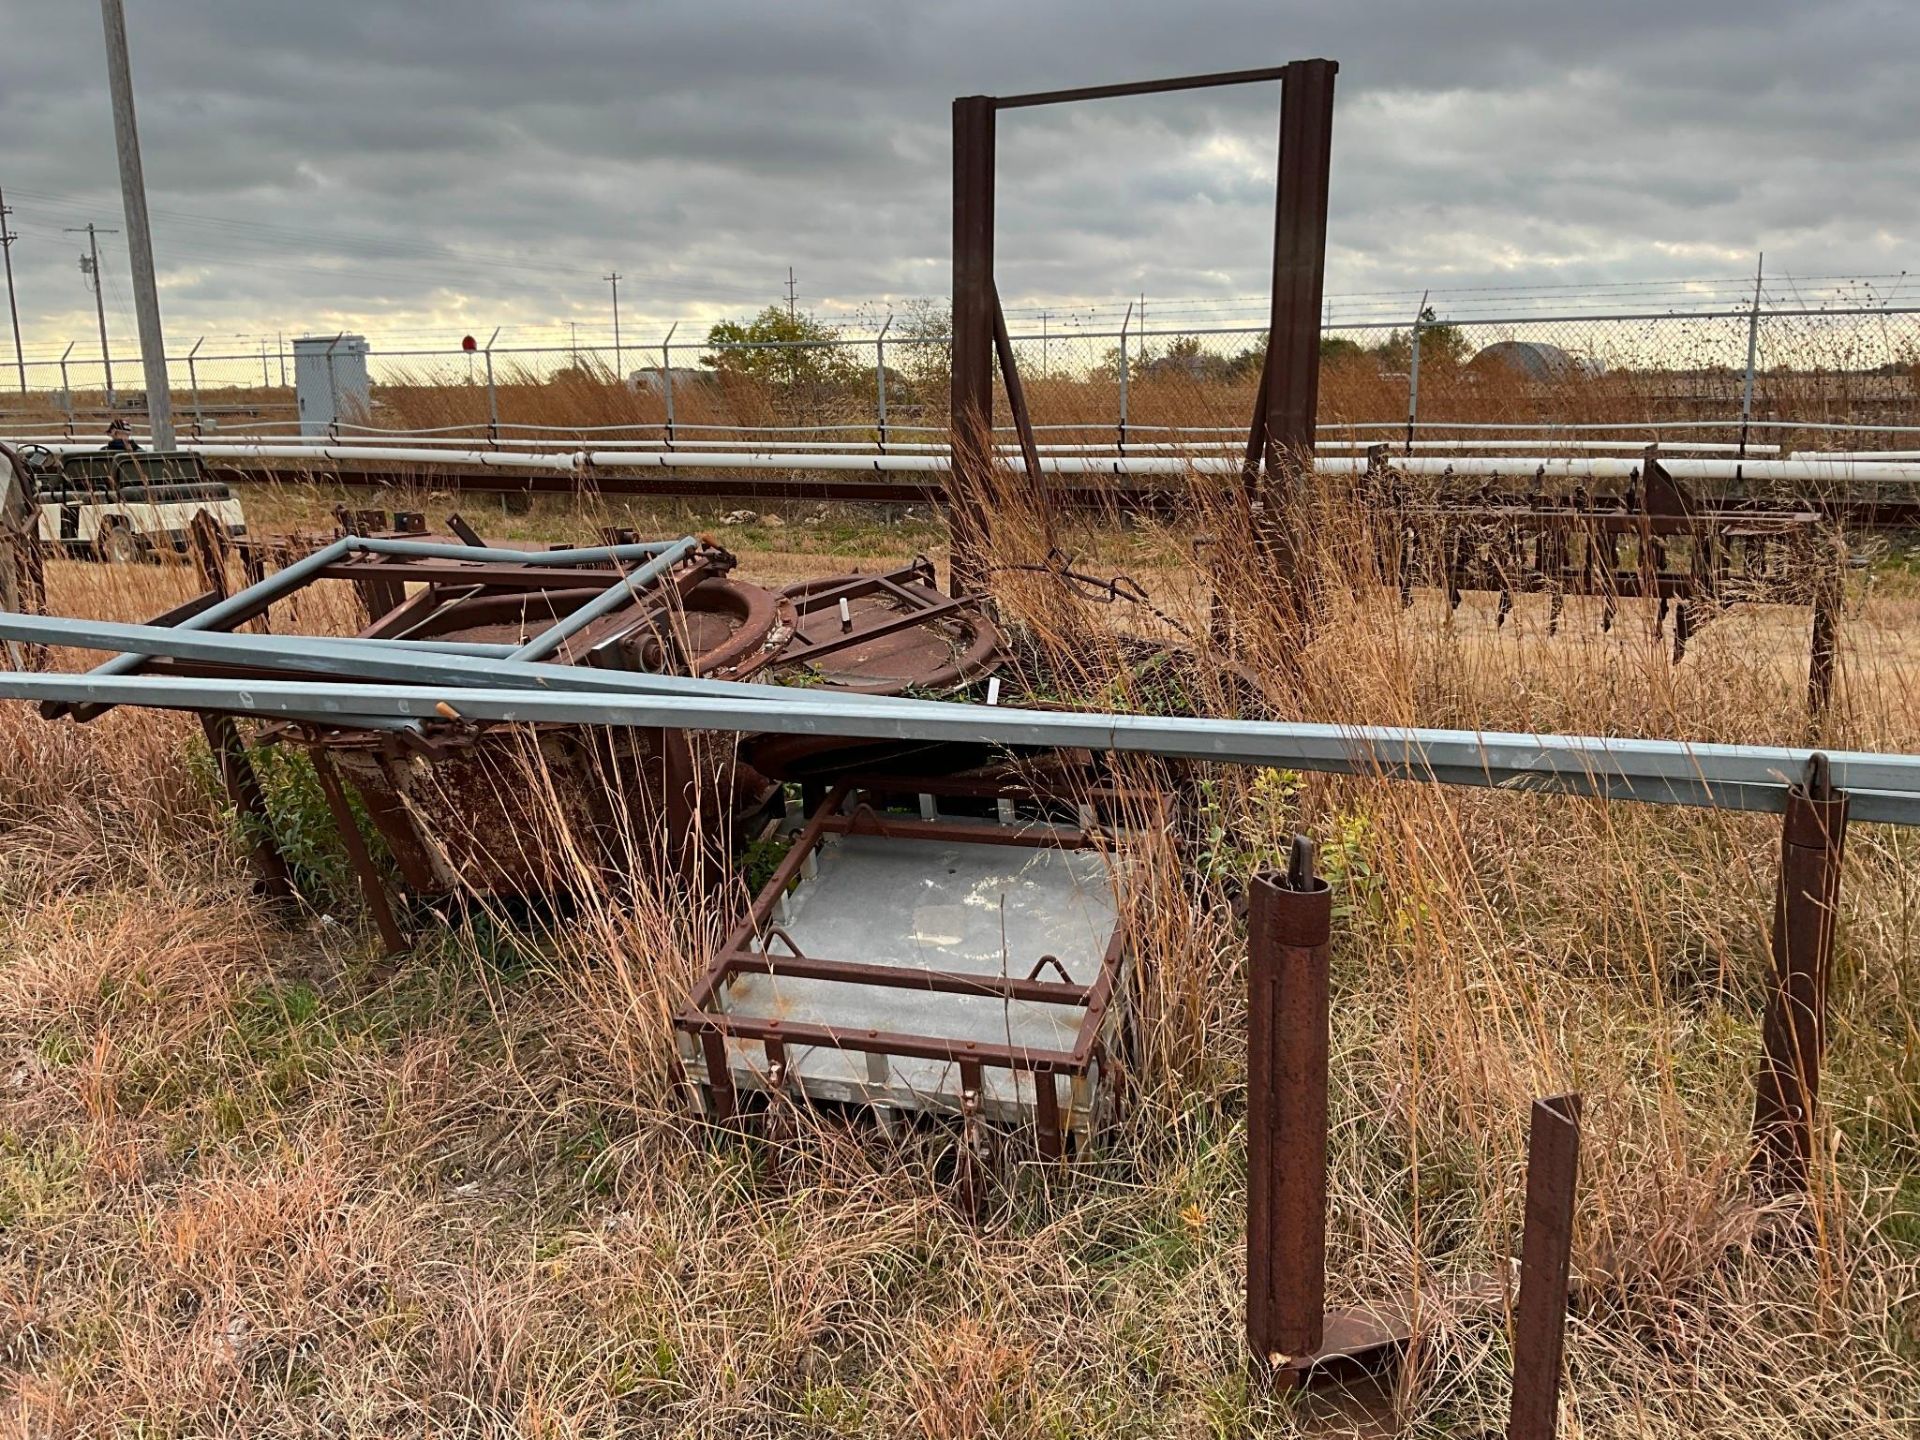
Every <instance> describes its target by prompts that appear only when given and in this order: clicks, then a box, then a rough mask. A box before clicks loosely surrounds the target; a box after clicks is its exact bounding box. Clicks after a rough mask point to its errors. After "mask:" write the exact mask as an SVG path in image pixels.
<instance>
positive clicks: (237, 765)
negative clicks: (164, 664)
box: [200, 712, 294, 900]
mask: <svg viewBox="0 0 1920 1440" xmlns="http://www.w3.org/2000/svg"><path fill="white" fill-rule="evenodd" d="M200 729H201V731H202V732H203V733H204V734H205V735H206V737H207V748H208V749H209V750H211V751H212V752H213V758H214V763H215V764H216V765H218V766H219V769H220V779H221V782H222V783H223V784H224V785H225V786H226V790H227V798H228V800H229V801H231V802H232V804H233V808H234V810H235V811H236V812H237V813H238V814H239V815H240V817H241V821H242V823H243V824H244V825H246V827H247V828H248V830H249V831H250V832H251V833H250V837H249V839H250V844H249V846H248V853H249V854H250V855H251V856H252V858H253V868H254V873H255V874H256V875H257V876H258V877H259V882H260V891H261V893H262V894H264V895H265V896H267V897H268V898H269V899H272V900H291V899H293V897H294V888H293V877H292V876H291V874H290V873H289V872H288V870H287V862H286V857H285V856H283V855H281V853H280V847H279V846H278V845H277V844H275V843H274V838H273V822H272V819H271V817H270V815H269V814H268V811H267V798H266V794H265V792H263V791H262V790H261V788H260V776H259V773H258V772H257V771H256V770H255V769H254V768H253V758H252V757H251V756H250V755H248V754H247V747H246V744H245V742H244V741H243V740H242V739H241V737H240V727H239V725H238V724H237V723H236V722H235V720H234V718H233V717H232V716H231V715H217V714H211V713H204V712H203V713H202V714H201V716H200Z"/></svg>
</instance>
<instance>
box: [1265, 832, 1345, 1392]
mask: <svg viewBox="0 0 1920 1440" xmlns="http://www.w3.org/2000/svg"><path fill="white" fill-rule="evenodd" d="M1332 925H1333V892H1332V890H1331V888H1330V887H1329V886H1328V885H1327V883H1326V881H1324V880H1321V879H1319V878H1318V877H1317V876H1315V875H1314V874H1313V853H1312V847H1311V846H1310V845H1309V844H1307V842H1306V841H1305V840H1304V838H1302V839H1298V840H1296V841H1295V845H1294V855H1293V863H1292V865H1291V867H1290V869H1289V871H1288V873H1286V874H1284V875H1282V874H1278V873H1271V872H1270V873H1267V874H1263V875H1260V876H1257V877H1255V880H1254V883H1253V886H1252V889H1251V896H1250V911H1249V914H1248V920H1247V970H1248V1011H1247V1023H1248V1055H1249V1060H1248V1063H1249V1067H1250V1068H1249V1071H1248V1077H1247V1129H1248V1174H1247V1348H1248V1352H1249V1355H1250V1357H1251V1359H1252V1361H1253V1364H1254V1367H1255V1370H1256V1373H1258V1374H1261V1375H1265V1376H1272V1377H1273V1378H1275V1379H1281V1380H1287V1379H1289V1378H1292V1379H1297V1378H1298V1377H1299V1376H1300V1375H1302V1374H1304V1371H1305V1369H1306V1368H1307V1367H1308V1365H1309V1364H1310V1362H1311V1358H1312V1357H1313V1356H1314V1355H1315V1354H1316V1353H1317V1352H1318V1351H1319V1349H1320V1347H1321V1344H1322V1342H1323V1340H1324V1339H1325V1325H1326V1318H1327V1317H1326V1228H1327V1103H1328V1102H1327V1070H1328V1051H1329V1033H1330V1014H1331V1001H1330V990H1329V979H1328V954H1329V946H1330V940H1331V934H1332Z"/></svg>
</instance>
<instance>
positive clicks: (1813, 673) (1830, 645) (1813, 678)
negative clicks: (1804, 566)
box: [1807, 573, 1841, 725]
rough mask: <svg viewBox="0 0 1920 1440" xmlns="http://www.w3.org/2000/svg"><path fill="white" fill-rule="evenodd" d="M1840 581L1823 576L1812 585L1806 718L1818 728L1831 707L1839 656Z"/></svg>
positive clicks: (1837, 577) (1834, 576)
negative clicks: (1834, 672) (1835, 668)
mask: <svg viewBox="0 0 1920 1440" xmlns="http://www.w3.org/2000/svg"><path fill="white" fill-rule="evenodd" d="M1840 601H1841V593H1840V577H1839V575H1838V573H1833V574H1823V575H1821V576H1820V577H1819V579H1818V580H1816V581H1815V583H1814V591H1813V623H1812V625H1811V626H1810V627H1809V629H1810V634H1809V636H1808V643H1807V715H1808V717H1809V718H1810V719H1811V720H1812V721H1813V722H1814V723H1815V724H1816V725H1817V724H1818V723H1819V722H1820V721H1821V720H1823V719H1825V718H1826V714H1827V708H1828V706H1830V705H1831V704H1832V703H1833V669H1834V661H1835V659H1836V658H1837V655H1838V652H1839V628H1840V627H1839V619H1840Z"/></svg>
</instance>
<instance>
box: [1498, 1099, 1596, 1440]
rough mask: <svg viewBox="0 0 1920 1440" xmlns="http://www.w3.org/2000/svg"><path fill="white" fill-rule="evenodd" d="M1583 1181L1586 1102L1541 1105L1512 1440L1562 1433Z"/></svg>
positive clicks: (1516, 1324)
mask: <svg viewBox="0 0 1920 1440" xmlns="http://www.w3.org/2000/svg"><path fill="white" fill-rule="evenodd" d="M1579 1178H1580V1097H1579V1096H1578V1095H1555V1096H1553V1097H1551V1098H1550V1099H1546V1100H1536V1101H1534V1102H1533V1122H1532V1125H1531V1127H1530V1129H1529V1130H1528V1132H1527V1216H1526V1226H1525V1229H1524V1230H1523V1231H1522V1232H1521V1237H1520V1303H1519V1304H1518V1305H1517V1306H1516V1307H1515V1309H1514V1317H1513V1403H1512V1407H1511V1408H1510V1409H1509V1411H1508V1414H1507V1440H1553V1437H1554V1435H1555V1433H1556V1432H1557V1430H1558V1428H1559V1419H1560V1370H1561V1359H1562V1356H1563V1353H1564V1351H1565V1346H1566V1331H1567V1277H1568V1271H1569V1267H1570V1264H1571V1260H1572V1256H1573V1200H1574V1187H1575V1185H1576V1184H1577V1183H1578V1181H1579Z"/></svg>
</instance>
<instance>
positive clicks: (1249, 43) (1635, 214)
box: [0, 0, 1920, 358]
mask: <svg viewBox="0 0 1920 1440" xmlns="http://www.w3.org/2000/svg"><path fill="white" fill-rule="evenodd" d="M127 9H128V29H129V33H130V36H131V43H132V49H133V67H134V81H135V86H136V90H137V94H138V98H139V119H140V127H141V139H142V142H143V149H144V152H145V161H146V172H147V183H148V187H149V192H150V203H151V204H152V207H153V210H154V216H155V235H156V249H157V254H158V261H159V267H160V273H161V284H162V293H161V306H162V311H163V314H164V317H165V323H166V328H167V331H168V333H169V335H170V336H171V337H173V340H174V343H175V344H176V345H178V344H181V343H188V344H190V343H191V341H192V339H193V338H194V337H195V336H197V335H201V334H206V335H208V336H209V337H210V338H209V341H208V346H209V349H210V350H211V349H213V348H214V338H224V337H231V336H233V335H235V334H247V335H260V334H263V333H265V334H271V333H273V332H276V331H288V332H293V331H302V332H304V331H307V330H314V331H321V332H330V331H332V330H334V329H339V328H348V329H363V330H366V331H368V332H369V333H373V334H375V335H379V336H390V337H403V336H406V335H410V334H411V335H418V336H420V337H421V338H423V339H424V338H426V337H428V336H434V337H440V338H444V337H447V336H453V337H457V336H458V335H459V334H460V333H461V332H462V331H477V332H480V333H481V334H482V335H483V336H484V334H485V333H486V332H487V331H488V330H490V329H491V327H492V326H494V325H498V324H507V325H510V326H530V325H534V324H539V323H544V322H559V323H561V324H564V323H565V322H567V321H570V320H571V321H575V322H578V324H579V325H580V326H581V327H582V332H581V333H582V335H583V336H585V335H586V334H587V333H588V329H589V327H604V326H605V325H606V324H607V322H608V301H607V295H608V286H607V284H606V282H605V281H604V280H603V279H602V278H601V277H602V276H603V275H604V274H605V273H606V272H607V271H608V270H609V269H617V270H619V271H620V272H621V274H622V275H623V276H624V277H625V278H624V280H623V281H622V285H621V295H622V301H623V316H624V319H625V321H626V328H627V332H628V336H629V338H633V337H635V336H638V335H643V334H646V333H648V332H652V333H655V334H657V333H658V331H659V330H660V329H662V328H664V326H665V324H666V323H668V322H670V321H672V320H675V319H679V320H681V321H682V322H683V333H690V332H693V331H695V330H697V328H698V327H699V325H700V324H702V323H704V322H705V321H709V320H711V319H713V318H714V317H716V316H718V315H723V314H743V313H747V312H750V311H752V310H753V309H756V308H757V307H759V306H760V305H763V304H765V303H767V302H770V301H773V300H776V299H780V298H782V297H783V296H784V294H785V282H786V274H787V267H788V266H792V267H793V269H794V272H795V274H796V276H797V278H798V289H799V297H800V303H801V304H802V305H803V306H807V307H813V308H820V309H823V310H826V311H829V312H832V311H838V310H841V309H844V308H847V307H854V306H860V305H862V304H866V305H870V306H873V307H875V313H878V314H884V313H885V311H886V308H887V306H888V304H889V303H899V302H900V301H902V300H904V299H905V298H907V297H913V296H937V295H943V294H944V293H945V291H946V289H947V282H948V240H949V228H948V225H949V220H948V217H949V198H950V196H949V191H950V160H949V149H948V143H949V128H948V126H949V102H950V100H951V99H952V97H953V96H955V95H960V94H969V93H980V92H985V93H994V92H998V93H1013V92H1016V91H1021V90H1032V89H1046V88H1057V87H1061V86H1069V85H1082V84H1096V83H1102V82H1107V81H1114V80H1124V79H1138V78H1145V77H1150V76H1158V75H1172V74H1179V73H1184V72H1192V71H1207V70H1220V69H1237V68H1243V67H1247V66H1254V65H1265V64H1271V63H1278V62H1281V61H1284V60H1288V59H1293V58H1298V57H1302V56H1310V55H1325V56H1329V57H1331V58H1333V59H1336V60H1338V61H1339V62H1340V66H1341V70H1340V79H1339V85H1338V96H1339V104H1338V110H1337V115H1336V119H1335V125H1334V162H1333V218H1332V224H1331V230H1330V235H1329V242H1330V250H1329V265H1328V285H1327V288H1328V290H1329V292H1330V293H1332V294H1333V295H1334V296H1336V297H1343V296H1352V295H1356V294H1373V293H1376V292H1409V291H1411V292H1416V293H1417V292H1418V291H1419V290H1421V289H1422V288H1424V287H1428V286H1431V287H1433V288H1434V289H1435V290H1436V291H1440V292H1443V293H1445V294H1446V296H1447V297H1448V299H1449V300H1450V301H1451V302H1453V303H1454V304H1458V305H1466V304H1470V303H1473V300H1472V297H1473V295H1474V292H1476V291H1478V290H1480V289H1481V287H1495V286H1503V287H1523V288H1525V289H1529V290H1532V291H1533V292H1535V293H1536V294H1537V295H1545V296H1552V295H1553V294H1556V293H1561V292H1558V291H1556V290H1551V289H1547V288H1546V287H1576V288H1575V290H1573V291H1569V292H1566V293H1578V287H1596V286H1615V287H1622V288H1619V289H1617V290H1616V291H1613V292H1610V293H1613V294H1618V295H1620V296H1623V297H1627V296H1636V295H1637V296H1642V297H1649V298H1652V299H1654V300H1657V301H1658V303H1659V305H1660V306H1661V307H1662V308H1664V307H1665V306H1666V305H1668V304H1670V303H1674V296H1673V294H1672V293H1670V292H1668V291H1665V290H1659V289H1645V290H1637V291H1636V290H1632V289H1628V288H1625V287H1628V286H1631V285H1634V284H1637V283H1640V282H1648V281H1669V280H1674V279H1678V278H1694V277H1698V278H1704V279H1709V280H1723V281H1724V280H1730V278H1731V277H1735V276H1740V275H1744V274H1751V271H1752V268H1753V264H1754V254H1755V252H1756V251H1758V250H1762V249H1764V250H1765V251H1766V252H1767V268H1768V271H1769V273H1770V274H1773V275H1776V276H1779V277H1781V278H1780V279H1779V280H1778V281H1777V282H1776V284H1775V285H1773V286H1770V288H1774V289H1777V290H1780V291H1781V292H1782V293H1787V292H1788V291H1789V290H1790V289H1791V286H1790V283H1789V281H1788V280H1787V279H1786V277H1787V276H1789V275H1797V276H1832V275H1847V274H1872V275H1890V274H1897V273H1898V272H1901V271H1903V270H1904V269H1905V268H1906V267H1907V266H1908V264H1909V263H1910V261H1912V260H1914V259H1916V258H1920V246H1916V240H1920V186H1917V185H1915V183H1914V176H1915V174H1916V160H1920V86H1917V85H1916V84H1915V83H1914V81H1915V64H1916V62H1915V56H1916V55H1920V5H1915V4H1913V3H1911V0H1905V3H1900V0H1887V3H1866V0H1859V3H1855V0H1828V3H1824V4H1820V5H1807V4H1785V3H1768V0H1695V3H1690V4H1686V5H1674V4H1673V3H1671V0H1663V3H1658V4H1651V3H1620V0H1613V3H1607V4H1595V3H1592V0H1581V3H1575V4H1567V3H1541V0H1527V3H1521V0H1509V3H1497V0H1496V3H1478V4H1447V5H1435V4H1433V3H1431V0H1386V3H1357V0H1356V3H1339V0H1322V3H1314V4H1303V3H1284V0H1283V3H1276V0H1183V3H1168V0H1151V3H1136V0H1128V3H1114V0H1105V3H1102V0H1053V3H1049V0H1025V3H1017V4H1015V3H1003V0H966V3H951V4H941V5H924V6H911V5H902V4H899V3H892V4H877V3H862V0H820V3H814V4H808V5H800V4H777V3H772V0H761V3H758V4H743V3H737V0H699V3H692V4H673V3H656V4H640V3H621V0H607V3H596V0H540V3H536V4H527V3H525V0H514V3H511V4H509V3H503V0H404V3H402V0H385V3H374V0H324V3H316V0H298V3H295V0H129V4H128V6H127ZM1276 123H1277V94H1276V91H1275V90H1274V89H1273V88H1272V87H1253V88H1249V89H1246V90H1244V91H1212V92H1206V93H1203V94H1200V95H1194V96H1187V97H1165V98H1154V99H1139V100H1126V101H1119V102H1103V103H1099V104H1090V105H1083V106H1078V107H1071V108H1069V109H1065V110H1058V111H1053V110H1047V111H1025V112H1018V113H1010V114H1006V115H1003V116H1002V119H1001V138H1000V163H999V176H1000V219H999V260H998V273H999V279H1000V287H1001V292H1002V295H1003V296H1004V297H1005V299H1006V302H1007V304H1008V305H1009V306H1010V307H1035V306H1041V305H1046V306H1049V307H1061V308H1065V307H1068V306H1071V305H1073V304H1076V303H1078V304H1087V303H1092V302H1102V301H1110V300H1113V299H1115V298H1116V297H1128V296H1133V295H1137V294H1139V293H1142V292H1144V293H1146V294H1147V296H1148V298H1149V303H1150V304H1152V303H1154V302H1155V301H1156V300H1158V301H1160V302H1161V303H1162V305H1163V307H1164V308H1165V310H1166V313H1167V315H1168V316H1169V318H1172V317H1174V316H1176V315H1177V314H1178V313H1179V311H1178V307H1176V306H1174V305H1173V303H1172V302H1173V301H1175V300H1176V299H1179V300H1193V299H1211V300H1212V301H1214V302H1217V303H1216V304H1215V305H1214V306H1212V307H1211V308H1210V309H1209V310H1208V313H1210V314H1217V315H1222V316H1225V315H1231V314H1233V313H1234V312H1233V309H1232V306H1231V305H1230V304H1229V303H1228V302H1231V301H1234V300H1236V299H1241V298H1242V297H1248V296H1252V295H1257V294H1260V293H1262V292H1264V289H1265V284H1266V268H1267V265H1268V262H1269V258H1270V252H1271V245H1272V238H1271V235H1272V204H1273V196H1272V184H1273V169H1274V151H1275V129H1276ZM0 187H4V190H5V195H6V200H7V202H8V204H10V205H11V206H12V207H13V209H14V215H13V217H12V222H13V225H14V228H15V229H16V231H17V232H18V234H19V239H18V240H17V241H16V243H15V244H14V246H13V262H14V274H15V280H16V283H17V285H18V287H19V296H20V310H21V320H22V324H23V328H24V330H25V332H26V339H27V344H28V347H29V351H30V356H31V354H32V353H40V354H46V353H48V352H51V353H53V354H57V353H58V352H59V350H60V348H61V347H62V346H64V345H65V343H66V342H67V341H68V340H69V339H78V340H79V341H80V342H81V344H80V347H79V348H78V349H77V350H76V354H79V353H84V352H86V351H88V350H91V349H93V348H94V346H95V342H94V339H93V336H94V317H93V310H92V298H91V292H90V291H89V290H88V289H87V288H86V282H85V280H84V279H83V277H82V276H81V274H80V272H79V269H78V267H77V265H76V263H75V262H76V256H77V254H78V251H79V248H80V247H81V246H82V245H84V241H85V237H84V236H73V235H67V234H64V233H62V232H63V227H66V226H71V225H84V224H85V223H86V222H87V221H88V220H90V219H91V220H94V221H96V222H97V223H99V224H101V225H104V226H112V227H114V228H116V229H123V228H124V224H125V222H124V219H123V217H122V212H121V203H120V196H119V191H118V181H117V172H116V170H115V165H114V151H113V141H112V117H111V111H110V106H109V102H108V97H107V90H106V84H105V78H104V70H103V64H102V60H101V30H100V19H99V14H98V12H97V9H96V7H95V6H93V5H91V4H88V3H80V0H0ZM122 241H123V237H121V236H119V235H112V236H106V237H104V238H103V241H102V251H103V259H104V262H105V264H104V269H105V271H106V274H107V289H106V299H107V321H108V325H109V328H110V330H112V331H115V332H117V334H118V335H119V336H124V337H126V338H127V339H128V340H129V341H130V340H131V338H132V329H133V322H132V318H131V310H132V307H131V302H130V282H129V279H128V272H127V261H126V251H125V248H124V245H123V243H122ZM1916 269H1920V266H1916ZM1899 285H1900V282H1899V281H1898V280H1892V281H1885V282H1877V289H1878V290H1879V291H1880V292H1883V293H1884V292H1885V291H1887V290H1895V291H1897V290H1898V289H1899ZM1722 293H1731V291H1730V290H1726V289H1725V287H1723V291H1722ZM1500 298H1502V297H1498V296H1496V299H1500ZM1522 298H1523V297H1521V296H1515V297H1514V299H1515V303H1519V301H1520V299H1522ZM1907 298H1920V294H1916V295H1912V296H1908V297H1907ZM1364 303H1366V302H1362V301H1358V300H1355V301H1351V302H1348V301H1343V300H1341V299H1339V298H1336V300H1335V308H1336V313H1339V310H1340V308H1341V306H1342V305H1349V306H1358V305H1361V304H1364ZM1391 303H1392V304H1393V305H1394V306H1396V307H1399V308H1408V302H1407V300H1406V299H1405V297H1404V295H1400V294H1396V295H1394V297H1393V298H1392V301H1391ZM1203 308H1204V307H1203ZM1249 313H1250V312H1249ZM119 348H120V341H119V340H118V339H116V341H115V349H116V350H118V349H119ZM129 348H130V346H129ZM9 358H11V357H10V356H9Z"/></svg>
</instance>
